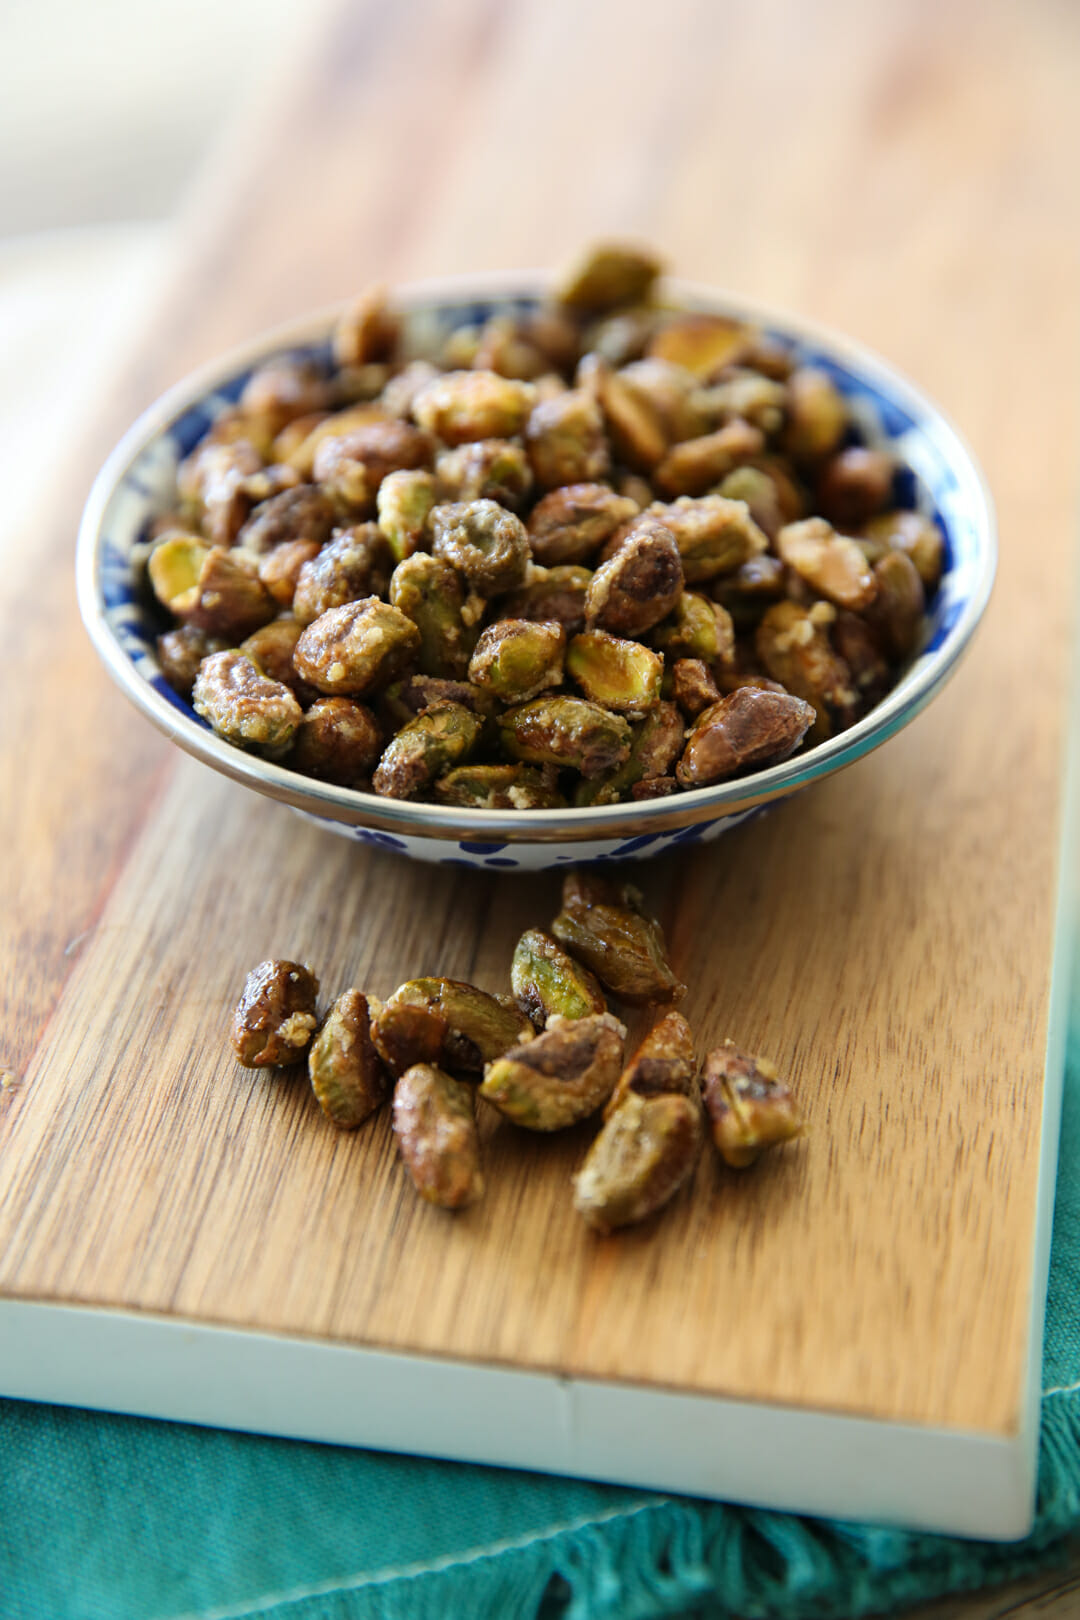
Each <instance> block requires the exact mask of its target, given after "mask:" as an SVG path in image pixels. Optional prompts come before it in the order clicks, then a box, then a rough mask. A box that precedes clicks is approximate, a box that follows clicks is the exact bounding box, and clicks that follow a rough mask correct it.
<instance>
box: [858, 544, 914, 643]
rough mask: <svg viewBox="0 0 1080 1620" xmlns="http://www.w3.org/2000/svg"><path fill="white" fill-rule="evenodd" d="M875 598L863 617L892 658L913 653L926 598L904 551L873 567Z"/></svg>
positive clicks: (886, 556)
mask: <svg viewBox="0 0 1080 1620" xmlns="http://www.w3.org/2000/svg"><path fill="white" fill-rule="evenodd" d="M874 581H875V586H876V596H875V599H874V601H873V602H872V603H871V605H870V607H869V608H868V609H867V613H866V617H867V619H868V621H869V623H870V625H871V626H872V628H873V629H874V630H875V631H876V632H877V634H878V635H879V637H880V638H881V640H882V642H883V643H884V646H885V651H886V652H887V653H888V654H889V656H890V657H891V658H894V659H900V658H907V657H908V655H909V654H910V653H912V652H914V650H915V647H916V644H917V642H918V639H919V631H920V629H921V628H922V622H923V613H924V611H925V608H926V595H925V592H924V591H923V583H922V580H921V579H920V578H919V571H918V569H917V568H916V566H915V564H914V562H913V561H912V559H911V557H909V556H908V554H907V553H906V552H904V551H889V552H886V554H885V556H884V557H882V559H881V561H880V562H877V563H875V564H874Z"/></svg>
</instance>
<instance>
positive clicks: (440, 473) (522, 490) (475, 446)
mask: <svg viewBox="0 0 1080 1620" xmlns="http://www.w3.org/2000/svg"><path fill="white" fill-rule="evenodd" d="M435 472H436V475H437V477H438V487H439V495H438V498H439V500H442V501H464V502H466V503H467V502H469V501H497V502H498V504H499V505H500V506H505V507H507V508H508V510H510V511H511V512H516V511H517V509H518V507H519V506H520V505H521V504H522V502H523V501H524V500H525V498H526V496H527V495H528V494H529V492H530V491H531V489H532V483H533V475H532V468H531V467H530V465H529V458H528V456H527V455H526V454H525V451H524V449H523V448H522V446H521V445H520V444H518V443H516V441H515V440H513V439H476V440H474V441H473V442H472V443H471V444H459V445H458V446H457V447H456V448H455V449H453V450H443V451H441V452H440V453H439V455H438V456H437V457H436V458H435Z"/></svg>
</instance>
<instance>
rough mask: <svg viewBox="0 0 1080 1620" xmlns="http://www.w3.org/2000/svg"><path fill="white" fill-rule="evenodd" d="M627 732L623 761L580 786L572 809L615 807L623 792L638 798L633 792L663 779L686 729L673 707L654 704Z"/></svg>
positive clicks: (676, 753)
mask: <svg viewBox="0 0 1080 1620" xmlns="http://www.w3.org/2000/svg"><path fill="white" fill-rule="evenodd" d="M631 731H632V736H631V740H630V752H629V754H628V755H627V757H626V759H625V760H624V761H623V763H622V764H621V765H616V766H615V767H614V769H612V770H610V771H607V772H604V773H602V774H601V775H600V776H597V777H595V778H593V779H592V780H591V781H583V782H581V783H580V784H579V786H578V789H577V792H576V794H575V796H574V803H575V804H576V805H578V806H585V805H590V804H617V803H618V802H619V800H620V799H621V798H623V797H625V795H626V793H627V791H629V792H630V793H631V796H632V797H634V798H638V797H639V795H638V794H637V793H636V791H635V789H636V788H637V787H638V786H640V785H642V784H643V783H645V782H648V781H652V780H656V779H658V778H661V777H664V776H665V775H666V774H667V772H668V771H669V770H670V769H671V767H672V766H673V765H674V763H675V761H676V760H677V759H678V757H679V755H680V754H681V753H682V750H683V743H684V740H685V735H686V728H685V727H684V725H683V723H682V719H681V717H680V715H679V711H678V709H677V708H676V707H675V705H674V704H673V703H658V704H657V705H656V707H655V709H651V710H650V711H649V713H648V714H647V715H646V716H645V718H644V720H642V721H640V722H639V723H638V724H637V725H634V726H632V728H631Z"/></svg>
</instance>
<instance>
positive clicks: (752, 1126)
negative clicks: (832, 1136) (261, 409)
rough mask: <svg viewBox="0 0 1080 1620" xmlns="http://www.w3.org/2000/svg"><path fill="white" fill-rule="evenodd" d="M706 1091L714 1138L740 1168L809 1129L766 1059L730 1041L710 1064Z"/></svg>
mask: <svg viewBox="0 0 1080 1620" xmlns="http://www.w3.org/2000/svg"><path fill="white" fill-rule="evenodd" d="M701 1091H702V1096H703V1098H704V1101H705V1111H706V1113H707V1114H708V1116H709V1125H710V1128H711V1131H712V1139H713V1141H714V1142H715V1143H716V1146H717V1149H718V1151H719V1153H720V1156H721V1158H723V1160H724V1161H725V1163H727V1164H730V1165H732V1166H733V1167H734V1168H735V1169H743V1168H745V1166H746V1165H749V1164H753V1162H754V1160H755V1159H756V1158H757V1157H758V1155H759V1154H760V1153H762V1152H764V1150H765V1149H766V1148H770V1147H774V1146H775V1145H776V1144H777V1143H779V1142H790V1141H791V1139H792V1138H793V1137H795V1136H801V1135H802V1134H803V1130H804V1125H803V1121H802V1118H801V1116H800V1114H799V1111H798V1109H797V1107H796V1105H795V1099H794V1097H793V1096H792V1095H791V1091H790V1089H789V1087H788V1085H787V1083H786V1082H785V1081H783V1080H781V1079H780V1078H779V1076H778V1075H777V1072H776V1067H775V1065H774V1064H772V1063H770V1062H769V1061H768V1060H767V1059H766V1058H760V1057H751V1056H750V1055H749V1053H746V1052H741V1051H740V1050H739V1048H738V1047H737V1046H736V1045H735V1044H734V1042H733V1041H725V1042H724V1044H723V1046H718V1047H716V1048H715V1049H714V1050H713V1051H711V1052H710V1053H709V1055H708V1057H707V1058H706V1059H705V1067H704V1069H703V1071H702V1075H701Z"/></svg>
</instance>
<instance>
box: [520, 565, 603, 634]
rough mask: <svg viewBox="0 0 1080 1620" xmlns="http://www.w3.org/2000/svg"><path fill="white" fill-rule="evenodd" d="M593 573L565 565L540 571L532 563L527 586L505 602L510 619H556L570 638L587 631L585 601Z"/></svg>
mask: <svg viewBox="0 0 1080 1620" xmlns="http://www.w3.org/2000/svg"><path fill="white" fill-rule="evenodd" d="M591 579H592V574H591V572H590V571H589V569H588V568H580V567H578V566H577V565H575V564H574V563H562V564H559V565H558V566H557V567H555V568H538V567H537V566H536V564H535V563H530V564H529V567H528V569H527V571H526V574H525V583H524V585H522V586H521V587H520V589H518V590H516V591H512V592H511V593H510V595H509V596H505V597H503V599H502V602H501V604H500V605H501V607H502V609H503V611H504V612H505V613H506V615H507V617H508V618H513V619H534V620H545V619H547V620H553V621H554V622H555V623H556V624H561V625H562V626H563V628H564V630H565V631H566V633H567V635H573V634H574V632H575V631H577V630H583V629H584V628H585V602H586V597H587V594H588V589H589V583H590V581H591Z"/></svg>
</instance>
